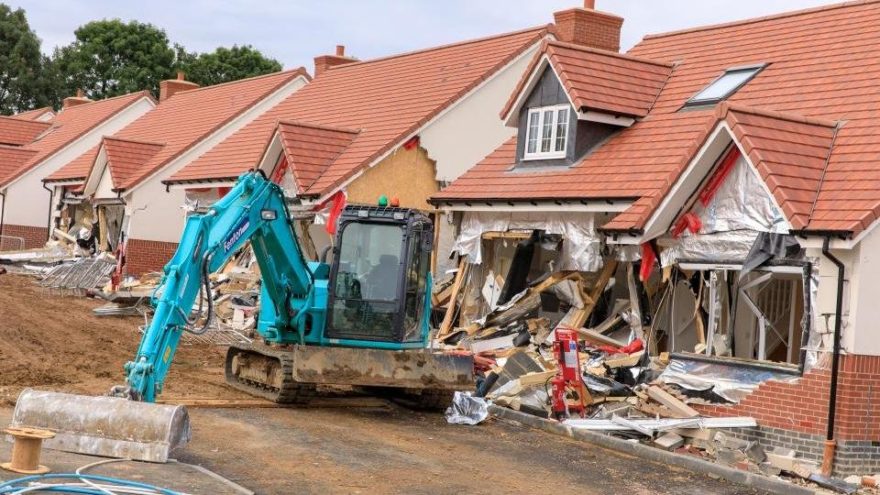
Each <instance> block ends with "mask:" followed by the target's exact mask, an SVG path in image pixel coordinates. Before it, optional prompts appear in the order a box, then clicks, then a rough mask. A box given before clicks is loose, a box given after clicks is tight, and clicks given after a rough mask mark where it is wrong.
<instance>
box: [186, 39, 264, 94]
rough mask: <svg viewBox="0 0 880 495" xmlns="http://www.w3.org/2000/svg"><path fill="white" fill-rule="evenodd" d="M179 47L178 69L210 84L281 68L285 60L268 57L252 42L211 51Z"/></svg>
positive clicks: (199, 81)
mask: <svg viewBox="0 0 880 495" xmlns="http://www.w3.org/2000/svg"><path fill="white" fill-rule="evenodd" d="M175 47H176V49H177V64H176V65H177V68H178V69H179V70H182V71H183V72H184V73H186V78H187V80H189V81H192V82H194V83H197V84H200V85H202V86H208V85H211V84H219V83H224V82H229V81H237V80H239V79H244V78H246V77H254V76H260V75H263V74H269V73H271V72H278V71H280V70H281V63H280V62H278V61H277V60H275V59H272V58H268V57H266V56H265V55H263V54H262V53H260V51H259V50H256V49H255V48H253V47H252V46H250V45H243V46H238V45H234V46H233V47H232V48H225V47H220V48H217V49H216V50H214V51H213V52H211V53H201V54H195V53H188V52H187V51H186V50H184V49H183V47H181V46H180V45H176V46H175Z"/></svg>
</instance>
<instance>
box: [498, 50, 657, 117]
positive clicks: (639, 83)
mask: <svg viewBox="0 0 880 495" xmlns="http://www.w3.org/2000/svg"><path fill="white" fill-rule="evenodd" d="M545 57H546V58H547V60H549V63H550V65H551V66H552V67H553V70H554V71H555V73H556V74H557V75H558V76H559V81H560V82H561V83H562V85H563V87H564V88H565V90H566V92H567V93H568V95H569V97H570V98H571V100H572V103H574V105H575V107H576V108H577V110H581V111H586V110H596V111H600V112H607V113H612V114H616V115H625V116H631V117H644V116H646V115H648V112H649V111H650V109H651V106H652V105H653V103H654V100H656V99H657V95H658V94H659V93H660V89H661V88H663V84H664V83H665V82H666V80H667V79H668V78H669V75H670V73H671V72H672V65H671V64H666V63H660V62H654V61H651V60H645V59H639V58H635V57H630V56H627V55H621V54H618V53H613V52H608V51H605V50H595V49H592V48H587V47H584V46H580V45H574V44H570V43H563V42H561V41H545V42H544V45H543V47H542V50H540V51H539V52H538V53H537V54H536V55H535V58H534V59H533V60H532V64H531V67H530V68H529V70H527V71H526V73H525V74H523V78H522V80H521V81H520V83H519V87H518V88H517V90H516V91H515V92H514V93H513V95H512V96H511V99H510V101H509V102H508V103H507V106H506V107H505V108H504V110H503V111H502V118H505V117H506V116H507V114H508V113H509V112H510V110H512V107H513V105H514V104H515V103H516V100H517V97H518V96H519V93H521V92H522V90H523V89H525V87H526V83H527V82H528V79H529V76H530V75H531V72H532V71H533V70H534V69H535V67H537V66H538V65H540V63H541V61H542V60H543V59H544V58H545Z"/></svg>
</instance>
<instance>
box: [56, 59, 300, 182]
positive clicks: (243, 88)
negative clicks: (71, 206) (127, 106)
mask: <svg viewBox="0 0 880 495" xmlns="http://www.w3.org/2000/svg"><path fill="white" fill-rule="evenodd" d="M304 75H305V71H304V70H303V69H297V70H291V71H285V72H276V73H273V74H269V75H265V76H259V77H253V78H249V79H243V80H240V81H234V82H229V83H224V84H217V85H214V86H207V87H204V88H198V89H192V90H189V91H183V92H180V93H176V94H175V95H173V96H172V97H171V98H168V99H167V100H165V101H163V102H161V103H160V104H159V105H157V106H156V108H155V109H153V110H151V111H150V112H148V113H147V114H145V115H144V116H142V117H141V118H139V119H137V120H136V121H134V122H132V123H131V124H129V125H128V126H126V127H125V128H124V129H122V130H121V131H119V132H117V133H116V134H114V135H113V136H112V137H113V138H115V139H117V140H125V141H137V142H142V143H144V142H146V143H161V144H162V145H163V146H162V147H161V149H159V150H156V151H155V153H153V154H152V155H151V156H150V157H149V159H146V160H145V159H143V156H142V157H141V158H138V159H136V160H135V161H126V162H125V165H124V166H123V167H122V168H121V169H120V170H119V171H120V172H121V176H114V187H115V188H116V189H119V190H126V189H131V188H132V187H134V186H136V185H138V184H139V183H140V182H141V181H142V180H144V179H145V178H147V177H149V176H150V175H152V174H153V173H155V172H157V171H158V170H160V169H161V168H162V167H164V166H165V165H166V164H168V163H169V162H170V161H171V160H173V159H174V158H176V157H177V156H179V155H180V154H181V153H183V152H184V151H186V150H188V149H189V148H191V147H192V146H194V145H196V144H198V143H199V142H200V141H201V140H202V139H204V138H206V137H208V136H209V135H210V134H211V133H213V132H214V131H216V130H217V129H219V128H220V127H222V126H223V125H224V124H226V123H227V122H229V121H231V120H232V119H234V118H235V117H237V116H238V115H240V114H241V113H243V112H244V111H245V110H247V109H248V108H250V107H251V106H253V105H255V104H256V103H257V102H259V101H260V100H262V99H263V98H265V97H266V96H268V95H269V94H270V93H272V92H274V91H276V90H277V89H279V88H280V87H281V86H283V85H285V84H287V83H289V82H290V81H292V80H293V79H295V78H297V77H300V76H304ZM74 108H76V107H74ZM143 151H144V150H140V152H143ZM95 156H96V150H90V151H89V152H86V153H85V154H84V156H80V157H78V158H77V159H75V160H73V161H71V162H70V163H68V164H67V165H65V166H64V167H62V168H61V169H60V170H58V171H57V172H55V173H54V174H52V175H50V176H49V177H47V178H46V180H47V181H60V180H70V179H75V178H82V177H85V175H84V172H87V171H88V170H89V169H91V166H92V163H93V162H94V158H95ZM135 165H136V167H135ZM123 170H124V172H123ZM115 181H118V183H117V182H115Z"/></svg>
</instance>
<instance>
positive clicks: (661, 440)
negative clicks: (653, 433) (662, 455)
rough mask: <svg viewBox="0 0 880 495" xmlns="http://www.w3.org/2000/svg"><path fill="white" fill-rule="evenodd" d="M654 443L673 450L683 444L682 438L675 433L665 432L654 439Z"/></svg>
mask: <svg viewBox="0 0 880 495" xmlns="http://www.w3.org/2000/svg"><path fill="white" fill-rule="evenodd" d="M654 445H656V446H658V447H660V448H661V449H666V450H675V449H677V448H679V447H681V446H682V445H684V438H682V437H681V435H677V434H675V433H672V432H670V433H665V434H663V435H661V436H659V437H657V439H655V440H654Z"/></svg>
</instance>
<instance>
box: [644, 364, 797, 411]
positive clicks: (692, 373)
mask: <svg viewBox="0 0 880 495" xmlns="http://www.w3.org/2000/svg"><path fill="white" fill-rule="evenodd" d="M798 378H799V377H798V376H793V375H790V374H786V373H781V372H774V371H772V370H769V369H766V368H758V367H749V366H737V365H727V364H723V363H710V362H704V361H696V360H693V361H692V360H684V359H673V360H671V361H670V362H669V365H668V366H667V367H666V369H665V370H664V371H663V373H661V374H660V380H662V381H663V382H665V383H672V384H675V385H678V386H680V387H683V388H686V389H688V390H697V391H701V392H703V391H707V390H712V392H714V393H715V394H717V395H719V396H721V397H722V398H724V399H725V400H728V401H730V402H734V403H739V402H740V401H741V400H743V399H745V398H746V397H747V396H748V395H749V394H751V393H752V392H754V391H755V389H756V388H758V386H759V385H761V384H762V383H764V382H766V381H767V380H777V381H782V382H792V381H795V380H797V379H798Z"/></svg>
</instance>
